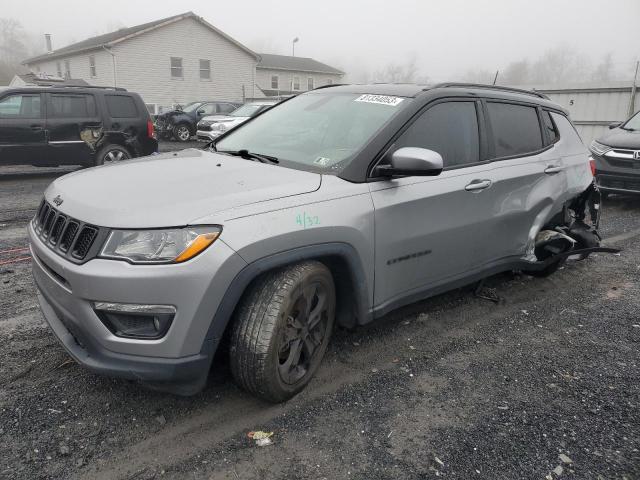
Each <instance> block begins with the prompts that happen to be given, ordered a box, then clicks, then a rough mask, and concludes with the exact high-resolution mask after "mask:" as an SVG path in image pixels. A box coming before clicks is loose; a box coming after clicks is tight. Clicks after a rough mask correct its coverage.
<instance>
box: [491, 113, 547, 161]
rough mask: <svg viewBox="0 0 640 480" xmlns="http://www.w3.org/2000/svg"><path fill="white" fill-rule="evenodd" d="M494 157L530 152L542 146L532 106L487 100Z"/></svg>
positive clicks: (535, 114)
mask: <svg viewBox="0 0 640 480" xmlns="http://www.w3.org/2000/svg"><path fill="white" fill-rule="evenodd" d="M487 109H488V113H489V120H490V122H491V129H492V130H493V142H494V145H495V156H496V157H511V156H515V155H523V154H527V153H532V152H535V151H537V150H540V149H541V148H542V132H541V130H540V122H539V121H538V112H537V111H536V109H535V108H534V107H528V106H525V105H514V104H511V103H497V102H488V103H487Z"/></svg>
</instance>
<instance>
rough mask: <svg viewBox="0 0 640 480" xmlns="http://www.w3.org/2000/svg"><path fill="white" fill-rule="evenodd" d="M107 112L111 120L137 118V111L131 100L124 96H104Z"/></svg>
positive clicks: (134, 103)
mask: <svg viewBox="0 0 640 480" xmlns="http://www.w3.org/2000/svg"><path fill="white" fill-rule="evenodd" d="M104 99H105V101H106V102H107V110H108V111H109V115H110V116H111V117H112V118H137V117H138V109H137V108H136V102H135V101H134V100H133V98H131V97H128V96H126V95H105V96H104Z"/></svg>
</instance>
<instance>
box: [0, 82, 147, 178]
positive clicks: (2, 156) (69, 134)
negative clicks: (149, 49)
mask: <svg viewBox="0 0 640 480" xmlns="http://www.w3.org/2000/svg"><path fill="white" fill-rule="evenodd" d="M157 151H158V142H157V140H156V139H155V134H154V130H153V123H152V122H151V117H150V116H149V112H148V111H147V109H146V107H145V105H144V102H143V101H142V99H141V98H140V96H139V95H138V94H136V93H131V92H127V91H126V90H125V89H123V88H105V87H46V86H44V87H20V88H5V89H0V165H16V164H30V165H36V166H54V165H86V166H91V165H102V164H104V163H109V162H113V161H119V160H125V159H127V158H133V157H140V156H144V155H150V154H152V153H154V152H157Z"/></svg>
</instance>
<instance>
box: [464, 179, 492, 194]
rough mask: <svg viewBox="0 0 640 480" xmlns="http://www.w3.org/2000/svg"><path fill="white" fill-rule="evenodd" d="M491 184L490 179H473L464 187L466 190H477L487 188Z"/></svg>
mask: <svg viewBox="0 0 640 480" xmlns="http://www.w3.org/2000/svg"><path fill="white" fill-rule="evenodd" d="M490 186H491V180H474V181H473V182H471V183H470V184H469V185H467V186H466V187H464V189H465V190H466V191H467V192H477V191H480V190H484V189H485V188H489V187H490Z"/></svg>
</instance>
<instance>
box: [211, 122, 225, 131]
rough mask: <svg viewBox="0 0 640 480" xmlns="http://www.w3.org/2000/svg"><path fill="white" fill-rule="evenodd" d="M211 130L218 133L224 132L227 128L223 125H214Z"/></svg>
mask: <svg viewBox="0 0 640 480" xmlns="http://www.w3.org/2000/svg"><path fill="white" fill-rule="evenodd" d="M212 129H213V130H217V131H219V132H224V131H226V130H227V127H226V126H225V124H224V123H216V124H215V125H214V126H213V127H212Z"/></svg>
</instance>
